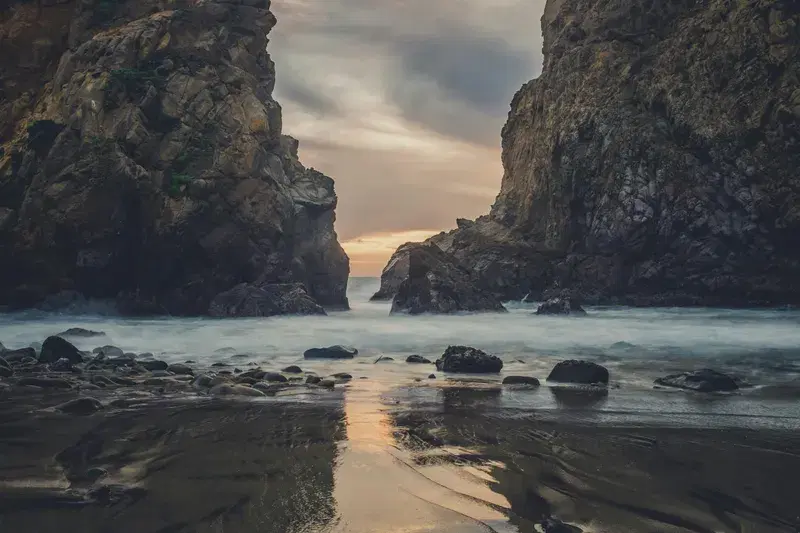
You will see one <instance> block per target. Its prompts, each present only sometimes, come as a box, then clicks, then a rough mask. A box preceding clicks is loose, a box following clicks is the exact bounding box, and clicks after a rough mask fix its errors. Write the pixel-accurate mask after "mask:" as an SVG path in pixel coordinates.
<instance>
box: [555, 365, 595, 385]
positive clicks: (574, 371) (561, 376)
mask: <svg viewBox="0 0 800 533" xmlns="http://www.w3.org/2000/svg"><path fill="white" fill-rule="evenodd" d="M547 381H557V382H560V383H579V384H582V385H596V384H603V385H608V369H607V368H605V367H604V366H600V365H598V364H597V363H592V362H591V361H576V360H575V359H570V360H567V361H561V362H560V363H558V364H557V365H556V366H555V367H553V370H552V371H551V372H550V375H549V376H547Z"/></svg>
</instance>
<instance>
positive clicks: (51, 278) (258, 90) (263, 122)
mask: <svg viewBox="0 0 800 533" xmlns="http://www.w3.org/2000/svg"><path fill="white" fill-rule="evenodd" d="M45 4H47V2H45ZM67 7H69V9H70V11H69V13H70V18H69V19H68V21H69V24H68V26H69V28H70V29H69V32H68V34H67V35H61V36H59V40H58V42H57V43H54V44H53V45H52V46H50V47H48V48H47V49H48V51H49V52H48V54H49V55H48V56H47V57H60V60H58V62H57V67H53V66H52V65H50V64H48V65H49V66H43V67H42V68H39V69H38V70H36V71H35V72H34V73H32V74H31V76H33V77H35V78H36V80H35V82H34V81H30V80H28V81H30V85H31V86H32V87H34V88H35V90H32V91H28V93H27V94H28V97H27V100H25V102H28V104H25V103H24V102H23V103H19V102H18V101H19V99H20V98H21V97H17V98H16V100H15V102H17V103H16V104H15V105H16V106H17V108H18V113H17V115H19V116H20V118H19V119H14V120H16V122H14V123H13V124H12V126H13V127H12V128H11V129H12V130H13V132H12V133H10V134H9V133H7V130H8V129H9V128H8V127H7V124H5V123H4V124H0V126H3V127H4V128H5V130H3V131H0V142H3V143H4V145H3V149H4V151H3V153H2V156H0V253H2V254H3V256H4V257H5V258H10V260H8V261H5V260H4V262H3V265H2V266H0V304H10V305H12V306H22V307H24V306H30V305H36V304H37V303H38V302H40V301H41V300H43V299H44V298H45V297H47V296H48V295H52V294H57V293H60V292H63V291H78V292H79V293H81V294H83V295H85V296H87V297H95V298H115V299H116V300H117V302H118V304H119V306H120V308H121V309H122V310H123V311H127V312H136V313H141V312H146V313H163V312H169V313H171V314H207V313H208V312H209V305H210V302H211V301H212V299H213V298H214V297H215V296H216V295H217V294H219V293H222V292H224V291H227V290H229V289H231V288H233V287H234V286H237V285H239V284H241V283H248V284H254V285H256V286H259V287H261V286H265V285H269V284H277V283H291V282H299V283H302V284H303V285H305V287H306V289H307V290H308V294H309V295H310V296H311V297H312V298H314V300H316V302H318V303H319V304H321V305H323V306H328V307H339V308H346V307H347V299H346V296H345V290H346V285H347V277H348V274H349V261H348V258H347V256H346V255H345V253H344V251H343V250H342V248H341V246H340V245H339V243H338V241H337V238H336V233H335V232H334V228H333V224H334V218H335V214H334V209H335V207H336V203H337V199H336V194H335V192H334V187H333V180H331V179H330V178H328V177H327V176H324V175H323V174H321V173H319V172H317V171H315V170H313V169H306V168H304V167H303V166H302V165H301V164H300V162H299V161H298V158H297V150H298V143H297V141H296V140H294V139H292V138H290V137H288V136H285V135H283V134H282V124H281V109H280V106H279V105H278V103H277V102H276V101H275V100H274V99H273V98H272V90H273V87H274V83H275V72H274V65H273V63H272V61H271V59H270V57H269V55H268V54H267V52H266V45H267V37H266V36H267V33H268V32H269V31H270V29H271V28H272V27H273V26H274V24H275V18H274V16H273V15H272V13H271V12H270V11H269V2H268V0H235V1H232V0H226V1H222V0H199V1H191V0H186V1H177V2H174V3H171V4H170V9H169V10H164V9H163V6H162V3H161V2H157V1H155V0H152V1H139V2H133V1H122V0H120V1H116V2H107V1H105V0H79V1H73V2H71V1H67V2H63V3H61V4H56V5H53V6H50V5H45V6H44V7H43V8H42V10H41V14H40V15H39V19H36V18H35V17H34V18H33V19H31V16H32V15H31V13H34V14H35V11H36V7H35V5H33V4H18V5H17V6H16V7H15V9H16V15H15V16H14V17H10V18H8V19H0V20H2V23H3V30H4V31H3V32H2V33H0V38H5V39H6V40H10V41H11V42H16V41H19V40H20V39H21V38H20V37H18V36H19V35H25V36H26V38H28V39H30V34H31V33H36V31H45V30H46V29H47V28H50V27H51V26H52V25H53V24H54V22H53V21H52V20H51V19H52V18H54V17H55V18H58V19H59V20H61V19H63V17H64V16H65V15H64V13H65V10H66V9H67ZM26 13H27V18H26V16H23V15H25V14H26ZM59 17H60V18H59ZM21 21H24V24H23V22H21ZM22 27H24V31H23V30H22V29H20V28H22ZM15 36H16V37H15ZM15 39H16V41H15ZM53 50H56V52H54V51H53ZM9 61H10V60H9V59H8V58H7V57H4V59H3V62H5V63H7V62H9ZM3 66H4V67H5V65H3ZM4 70H5V71H9V69H7V68H6V69H4ZM18 71H19V69H18ZM18 71H14V72H17V74H19V72H18ZM48 76H49V77H50V79H51V81H50V82H49V83H48V84H46V85H44V86H41V85H37V84H39V83H41V81H42V80H47V79H48ZM23 78H24V76H23ZM3 81H4V88H5V87H6V86H8V85H9V80H8V78H6V77H4V79H3ZM17 92H19V91H17ZM4 105H5V104H4ZM17 115H14V116H15V117H16V116H17Z"/></svg>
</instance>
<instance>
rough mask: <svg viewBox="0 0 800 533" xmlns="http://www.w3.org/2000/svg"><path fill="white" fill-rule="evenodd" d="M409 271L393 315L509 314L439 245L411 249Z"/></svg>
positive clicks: (394, 303)
mask: <svg viewBox="0 0 800 533" xmlns="http://www.w3.org/2000/svg"><path fill="white" fill-rule="evenodd" d="M403 253H407V254H408V272H407V275H406V277H405V279H404V280H403V281H402V282H401V283H400V285H399V286H398V287H397V291H396V292H395V294H394V298H393V299H392V310H391V312H392V314H410V315H417V314H422V313H437V314H447V313H458V312H465V311H495V312H505V311H506V309H505V307H503V304H502V303H501V302H500V300H499V299H498V298H497V297H496V296H495V295H494V294H493V293H491V292H489V291H486V290H484V289H483V288H482V286H481V283H480V281H479V280H477V279H475V278H474V277H473V276H472V274H470V272H469V271H468V270H466V269H465V268H464V267H463V266H462V265H461V264H459V263H458V261H456V260H455V259H454V258H453V257H452V256H450V255H448V254H446V253H444V252H443V251H442V250H441V249H440V248H439V247H438V246H436V245H435V244H419V245H414V246H410V247H409V248H408V249H406V250H404V252H403Z"/></svg>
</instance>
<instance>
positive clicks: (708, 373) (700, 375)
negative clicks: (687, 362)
mask: <svg viewBox="0 0 800 533" xmlns="http://www.w3.org/2000/svg"><path fill="white" fill-rule="evenodd" d="M655 383H656V385H662V386H664V387H674V388H678V389H687V390H693V391H697V392H728V391H734V390H738V389H739V384H738V383H737V381H736V379H735V378H733V377H731V376H729V375H727V374H723V373H721V372H717V371H716V370H711V369H708V368H703V369H701V370H695V371H694V372H681V373H680V374H672V375H669V376H666V377H663V378H658V379H657V380H655Z"/></svg>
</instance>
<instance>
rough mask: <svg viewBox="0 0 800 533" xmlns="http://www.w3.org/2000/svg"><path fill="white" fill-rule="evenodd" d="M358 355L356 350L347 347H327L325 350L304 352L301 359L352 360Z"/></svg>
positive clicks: (316, 349) (318, 349)
mask: <svg viewBox="0 0 800 533" xmlns="http://www.w3.org/2000/svg"><path fill="white" fill-rule="evenodd" d="M356 355H358V350H356V349H355V348H350V347H348V346H339V345H337V346H328V347H327V348H311V349H309V350H306V351H305V353H304V354H303V357H305V358H306V359H352V358H353V357H355V356H356Z"/></svg>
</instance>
